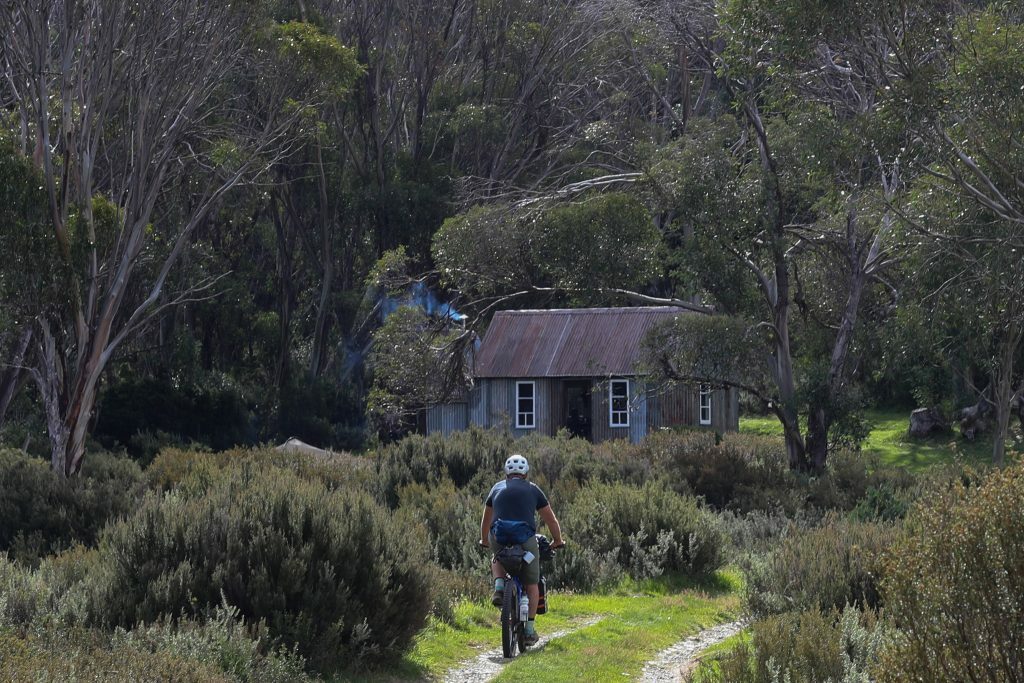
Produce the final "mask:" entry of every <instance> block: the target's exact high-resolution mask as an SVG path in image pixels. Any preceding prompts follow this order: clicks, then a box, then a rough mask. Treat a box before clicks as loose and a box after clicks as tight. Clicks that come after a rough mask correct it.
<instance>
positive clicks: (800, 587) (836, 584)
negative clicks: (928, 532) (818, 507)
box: [745, 515, 897, 615]
mask: <svg viewBox="0 0 1024 683" xmlns="http://www.w3.org/2000/svg"><path fill="white" fill-rule="evenodd" d="M896 533H897V532H896V530H895V528H894V527H892V526H890V525H886V524H880V523H867V522H853V521H847V520H843V519H840V518H837V517H836V516H835V515H828V516H827V517H826V518H825V520H824V521H823V522H822V524H821V525H820V526H818V527H815V528H812V529H805V530H800V529H798V528H795V527H794V528H791V530H790V532H789V533H787V534H786V536H785V538H784V539H783V540H782V542H781V543H780V544H779V547H778V548H777V549H776V550H775V551H774V552H771V553H769V554H768V555H767V556H765V557H764V558H761V559H751V560H749V561H748V562H747V566H746V567H745V573H746V576H747V589H746V590H747V596H746V598H747V607H748V609H749V610H750V611H751V612H752V613H753V614H756V615H766V614H778V613H780V612H786V611H789V610H800V609H812V608H813V609H823V610H827V609H831V608H836V609H839V608H841V607H843V606H844V605H846V604H851V605H856V606H859V607H862V608H867V607H878V606H879V605H880V603H881V600H880V598H879V593H878V578H879V570H880V563H881V554H882V552H883V551H885V550H886V549H887V548H888V547H889V546H890V545H891V544H892V543H893V541H894V540H895V538H896Z"/></svg>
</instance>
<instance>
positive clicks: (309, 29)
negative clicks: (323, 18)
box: [266, 21, 363, 101]
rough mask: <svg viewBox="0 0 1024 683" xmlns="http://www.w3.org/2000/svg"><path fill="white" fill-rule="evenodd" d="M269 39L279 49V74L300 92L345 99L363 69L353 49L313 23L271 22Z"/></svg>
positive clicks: (277, 73)
mask: <svg viewBox="0 0 1024 683" xmlns="http://www.w3.org/2000/svg"><path fill="white" fill-rule="evenodd" d="M266 40H267V41H268V42H269V44H270V45H272V46H273V47H274V49H275V50H276V56H277V60H278V63H277V65H276V69H275V72H276V75H277V76H278V77H282V78H284V79H286V82H287V84H288V86H289V87H290V88H294V89H295V90H294V92H295V93H296V94H297V95H306V96H308V95H309V93H310V92H315V93H317V94H318V95H319V96H320V97H322V98H325V99H327V100H328V101H329V100H337V99H341V98H343V97H345V95H346V94H348V92H349V91H350V90H351V88H352V86H353V85H354V83H355V80H356V78H358V77H359V76H360V75H362V73H363V68H362V67H361V66H360V64H359V62H358V61H357V60H356V55H355V52H354V51H353V50H351V49H350V48H347V47H345V46H343V45H342V44H341V42H339V41H338V39H337V38H335V37H334V36H332V35H330V34H327V33H324V32H323V31H322V30H321V29H320V28H319V27H317V26H314V25H312V24H308V23H304V22H301V21H289V22H286V23H283V24H277V23H274V24H271V25H270V27H269V28H268V30H267V36H266Z"/></svg>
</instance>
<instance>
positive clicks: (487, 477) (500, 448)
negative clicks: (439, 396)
mask: <svg viewBox="0 0 1024 683" xmlns="http://www.w3.org/2000/svg"><path fill="white" fill-rule="evenodd" d="M512 448H513V441H512V437H511V435H507V434H500V433H498V432H493V431H487V430H483V429H479V428H477V427H473V428H470V429H468V430H466V431H464V432H457V433H455V434H452V435H451V436H449V437H444V436H441V435H440V434H434V435H431V436H428V437H423V436H410V437H407V438H405V439H402V440H401V441H399V442H397V443H394V444H391V445H389V446H385V447H384V448H382V449H381V450H380V451H379V452H378V454H377V460H376V475H377V480H376V483H375V484H376V486H377V495H378V497H379V498H380V500H381V501H382V502H383V503H385V504H386V505H388V506H389V507H392V508H394V507H396V506H397V505H398V503H399V500H400V490H401V489H402V487H405V486H408V485H409V484H430V485H434V484H438V483H440V482H442V481H443V480H445V479H449V480H450V481H451V482H452V483H453V484H454V486H455V487H456V488H459V489H462V488H464V487H466V486H467V485H469V484H470V482H473V481H474V480H475V483H476V484H477V486H476V489H477V490H478V491H479V495H480V496H481V498H480V505H481V506H482V505H483V496H484V495H486V493H487V490H488V488H489V487H490V486H491V484H493V483H494V481H496V480H497V479H498V478H499V477H503V476H504V474H503V472H502V466H503V465H504V464H505V460H506V459H508V456H510V455H511V454H512V452H513V451H512ZM527 457H529V456H528V455H527ZM481 509H482V508H481Z"/></svg>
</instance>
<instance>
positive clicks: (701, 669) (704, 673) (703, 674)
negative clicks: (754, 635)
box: [691, 628, 753, 683]
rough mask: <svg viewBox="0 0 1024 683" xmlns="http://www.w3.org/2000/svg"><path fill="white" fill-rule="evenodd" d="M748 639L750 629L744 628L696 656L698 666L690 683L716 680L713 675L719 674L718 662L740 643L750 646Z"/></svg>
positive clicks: (719, 666) (705, 682)
mask: <svg viewBox="0 0 1024 683" xmlns="http://www.w3.org/2000/svg"><path fill="white" fill-rule="evenodd" d="M750 638H751V636H750V629H749V628H745V629H743V630H742V631H740V632H739V633H737V634H736V635H734V636H729V637H728V638H726V639H725V640H723V641H722V642H720V643H716V644H715V645H712V646H711V647H709V648H708V649H707V650H704V651H703V652H701V653H700V654H699V655H697V659H698V660H699V661H700V666H698V667H697V669H696V670H695V671H694V672H693V678H692V679H691V683H707V681H709V680H718V677H717V676H716V675H715V674H720V673H721V665H720V664H719V662H720V660H721V659H722V658H723V657H725V656H726V655H727V654H729V653H730V652H731V651H732V650H733V648H735V647H736V646H737V645H739V644H740V643H746V644H747V645H750ZM751 663H753V662H751Z"/></svg>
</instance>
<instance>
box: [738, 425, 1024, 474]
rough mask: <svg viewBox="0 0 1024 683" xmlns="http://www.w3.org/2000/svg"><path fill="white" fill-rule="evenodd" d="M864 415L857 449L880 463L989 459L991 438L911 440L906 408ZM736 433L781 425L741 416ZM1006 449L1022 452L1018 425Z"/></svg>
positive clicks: (769, 431) (920, 465)
mask: <svg viewBox="0 0 1024 683" xmlns="http://www.w3.org/2000/svg"><path fill="white" fill-rule="evenodd" d="M864 416H865V418H866V419H867V421H868V424H870V425H871V431H870V432H869V434H868V437H867V439H865V441H864V443H863V444H861V450H862V451H863V452H865V453H872V454H875V455H877V456H878V458H879V462H880V464H882V465H888V466H892V467H905V468H906V469H908V470H910V471H914V472H920V471H923V470H926V469H928V468H929V467H933V466H935V465H948V464H952V463H957V462H962V463H969V464H972V465H986V464H988V463H989V462H990V461H991V458H992V439H991V438H987V439H986V438H980V439H978V440H976V441H973V442H972V441H967V440H966V439H963V438H961V437H960V436H959V435H958V434H955V433H951V434H945V435H938V436H933V437H929V438H925V439H915V438H911V437H910V435H909V434H908V433H907V429H908V428H909V426H910V413H909V411H900V410H868V411H865V414H864ZM740 432H743V433H747V434H761V435H767V436H779V437H781V436H782V427H781V425H779V421H778V420H777V419H775V417H774V416H749V417H746V416H745V417H741V418H740ZM1006 449H1007V456H1008V457H1009V458H1020V457H1021V456H1022V455H1024V436H1022V434H1021V431H1020V428H1019V425H1014V426H1012V427H1011V430H1010V438H1009V439H1008V440H1007V442H1006Z"/></svg>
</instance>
